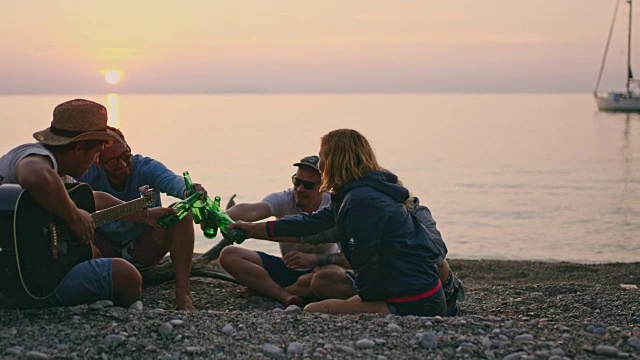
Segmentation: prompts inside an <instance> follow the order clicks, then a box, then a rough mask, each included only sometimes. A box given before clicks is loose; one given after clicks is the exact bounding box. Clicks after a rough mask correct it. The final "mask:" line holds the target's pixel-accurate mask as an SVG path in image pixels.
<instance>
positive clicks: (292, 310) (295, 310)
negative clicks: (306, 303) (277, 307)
mask: <svg viewBox="0 0 640 360" xmlns="http://www.w3.org/2000/svg"><path fill="white" fill-rule="evenodd" d="M284 312H285V313H287V314H300V313H301V312H302V309H300V307H299V306H298V305H289V306H287V308H286V309H284Z"/></svg>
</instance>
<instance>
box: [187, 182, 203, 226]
mask: <svg viewBox="0 0 640 360" xmlns="http://www.w3.org/2000/svg"><path fill="white" fill-rule="evenodd" d="M182 177H183V178H184V185H185V186H186V191H185V197H189V196H191V195H193V194H194V193H195V192H196V189H195V187H194V186H193V181H192V180H191V176H190V175H189V172H188V171H185V172H183V173H182ZM191 213H192V214H193V222H194V223H196V224H200V223H201V222H203V221H204V220H205V218H206V212H205V209H204V202H203V201H202V200H200V199H198V200H196V201H195V202H194V203H193V206H192V207H191Z"/></svg>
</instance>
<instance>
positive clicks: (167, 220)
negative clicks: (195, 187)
mask: <svg viewBox="0 0 640 360" xmlns="http://www.w3.org/2000/svg"><path fill="white" fill-rule="evenodd" d="M201 196H202V192H200V191H197V192H195V193H193V194H191V196H189V197H188V198H186V199H184V200H182V201H178V202H177V203H175V204H173V205H172V206H171V208H173V209H175V210H176V213H175V214H165V215H164V216H162V217H161V218H160V220H158V225H160V227H161V228H163V229H165V230H167V229H171V227H172V226H173V225H175V224H176V223H177V222H178V221H180V220H182V219H184V217H185V216H187V214H188V213H189V211H191V208H192V207H193V204H194V203H195V202H196V201H197V200H198V199H200V197H201Z"/></svg>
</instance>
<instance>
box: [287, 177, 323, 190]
mask: <svg viewBox="0 0 640 360" xmlns="http://www.w3.org/2000/svg"><path fill="white" fill-rule="evenodd" d="M291 182H292V183H293V186H294V188H296V189H297V188H298V187H299V186H300V185H302V186H304V188H305V189H306V190H311V189H313V188H314V187H315V186H316V185H319V184H320V180H318V181H306V180H300V179H298V178H297V177H296V175H295V174H293V176H292V177H291Z"/></svg>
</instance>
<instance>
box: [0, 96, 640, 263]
mask: <svg viewBox="0 0 640 360" xmlns="http://www.w3.org/2000/svg"><path fill="white" fill-rule="evenodd" d="M75 97H79V96H74V95H67V96H62V95H55V96H4V97H0V119H2V124H3V131H2V132H1V133H0V153H4V152H6V151H7V150H9V149H10V148H12V147H13V146H15V145H17V144H19V143H23V142H30V141H32V138H31V134H32V133H33V132H34V131H37V130H40V129H42V128H45V127H46V126H48V124H49V122H50V120H51V113H52V109H53V107H54V106H55V105H56V104H58V103H60V102H62V101H65V100H68V99H71V98H75ZM80 97H82V96H80ZM84 97H88V98H90V99H93V100H95V101H98V102H101V103H104V104H105V105H106V106H107V107H108V109H109V112H110V122H111V124H112V125H115V126H118V127H120V128H122V129H123V131H124V133H125V135H126V136H127V139H128V141H129V143H130V145H131V147H132V149H133V150H134V152H138V153H141V154H144V155H147V156H151V157H154V158H156V159H159V160H161V161H162V162H164V163H165V164H166V165H167V166H168V167H169V168H171V169H173V170H174V171H175V172H176V173H181V172H182V171H183V170H189V172H190V173H191V176H192V178H193V179H194V180H195V181H196V182H200V183H202V184H204V185H205V187H206V188H207V190H208V191H209V193H210V194H211V195H220V196H221V197H222V202H223V204H224V203H226V201H227V200H228V199H229V197H230V196H231V195H232V194H237V197H236V201H238V202H257V201H260V200H261V199H262V198H263V197H264V196H265V195H266V194H268V193H270V192H274V191H280V190H283V189H285V188H287V187H289V186H290V177H291V174H293V173H294V171H295V169H294V167H293V166H292V164H293V163H294V162H295V161H297V160H298V159H299V158H301V157H303V156H305V155H308V154H315V153H317V151H318V148H319V139H320V137H321V136H322V135H323V134H325V133H326V132H328V131H330V130H333V129H336V128H354V129H357V130H359V131H360V132H362V133H363V134H364V135H365V136H367V137H368V138H369V140H370V141H371V143H372V145H373V146H374V148H375V150H376V152H377V155H378V158H379V161H380V162H381V164H382V165H383V166H385V167H387V168H388V169H390V170H392V171H394V172H395V173H396V174H398V175H399V177H400V178H401V179H402V181H403V182H404V183H405V185H406V186H407V187H408V188H409V189H410V190H411V191H412V192H413V193H414V194H416V195H417V196H418V197H420V198H421V200H422V202H423V203H424V204H426V205H427V206H429V208H431V210H432V212H433V215H434V217H435V219H436V221H437V222H438V226H439V228H440V230H441V232H442V233H443V235H444V238H445V240H446V242H447V245H448V247H449V257H451V258H465V259H482V258H484V259H531V260H548V261H555V260H565V261H573V262H585V263H596V262H617V261H622V262H631V261H640V115H625V114H606V113H598V112H597V110H596V108H595V104H594V101H593V99H592V97H591V96H590V95H588V94H575V95H565V94H562V95H530V94H527V95H450V94H443V95H431V94H416V95H406V94H403V95H351V94H350V95H92V96H84ZM165 199H166V200H169V199H168V198H165ZM216 242H217V240H214V241H210V240H206V239H205V238H204V237H203V236H202V235H201V234H200V232H199V231H198V237H197V239H196V250H197V251H206V250H207V249H208V248H210V247H211V246H212V245H213V244H215V243H216ZM242 246H246V247H248V248H252V249H259V250H263V251H266V252H269V253H272V254H277V253H278V249H277V245H276V244H275V243H271V242H267V241H259V240H248V241H246V242H245V243H244V244H243V245H242Z"/></svg>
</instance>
